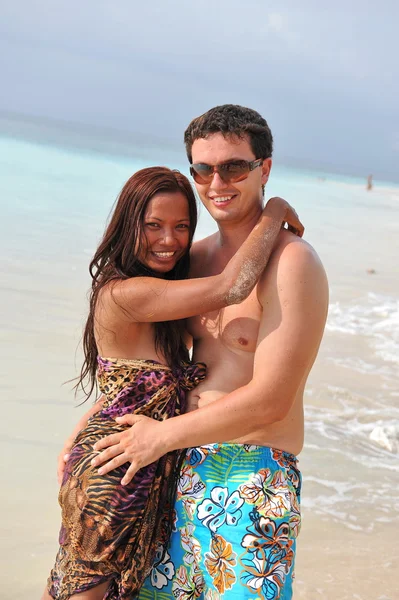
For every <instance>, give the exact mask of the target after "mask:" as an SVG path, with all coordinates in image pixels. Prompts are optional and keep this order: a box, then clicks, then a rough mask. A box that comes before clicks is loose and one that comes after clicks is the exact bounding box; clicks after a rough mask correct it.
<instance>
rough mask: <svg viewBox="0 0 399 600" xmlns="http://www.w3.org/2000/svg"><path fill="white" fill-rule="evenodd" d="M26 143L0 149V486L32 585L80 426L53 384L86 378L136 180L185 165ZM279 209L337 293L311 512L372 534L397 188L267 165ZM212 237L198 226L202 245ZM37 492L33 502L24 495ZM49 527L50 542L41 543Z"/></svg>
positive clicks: (393, 365)
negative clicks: (85, 337)
mask: <svg viewBox="0 0 399 600" xmlns="http://www.w3.org/2000/svg"><path fill="white" fill-rule="evenodd" d="M0 124H1V123H0ZM0 130H1V128H0ZM3 131H4V127H3ZM25 137H26V138H27V139H24V135H23V127H22V126H21V131H19V132H18V135H16V134H15V135H12V132H11V131H9V130H7V131H6V133H3V134H2V135H0V210H1V229H0V232H1V236H0V290H1V296H0V331H1V333H0V339H1V343H2V366H3V370H2V373H1V375H0V392H1V398H2V400H1V402H2V410H3V421H2V426H1V441H2V443H3V447H4V452H5V453H6V455H11V453H12V455H13V456H14V457H15V460H14V464H13V469H12V470H10V471H9V472H8V475H7V481H6V482H5V485H6V488H7V491H8V494H6V496H7V497H12V498H13V500H12V502H11V504H10V503H9V502H8V501H6V504H4V502H3V505H2V506H1V507H0V508H1V509H4V510H5V509H7V510H8V511H9V514H10V525H9V529H8V528H6V530H5V535H6V536H7V534H8V535H9V536H10V539H12V540H14V541H13V543H12V544H14V545H15V547H14V551H15V552H17V551H18V552H20V553H21V548H20V540H21V539H25V541H26V543H25V545H24V550H23V551H22V555H23V556H24V552H26V553H27V554H26V556H25V559H26V561H27V563H29V565H30V567H29V568H30V569H31V572H30V571H29V568H28V571H27V577H28V579H29V577H32V578H33V579H34V578H35V577H36V575H34V574H35V573H36V571H37V568H38V567H37V564H38V563H37V560H39V559H38V558H37V557H36V558H35V559H32V556H33V555H32V553H31V554H29V552H32V551H31V550H29V549H30V548H36V547H37V540H41V542H40V543H41V544H42V546H40V544H39V550H38V555H39V556H40V557H41V556H43V563H40V564H41V565H43V568H44V564H45V563H46V565H47V566H48V565H49V562H50V560H51V557H52V553H53V549H54V546H55V540H54V528H56V524H57V523H58V512H57V508H56V503H55V496H56V486H55V480H54V476H53V472H54V458H55V456H56V454H57V451H58V448H60V446H61V444H62V441H63V440H64V439H65V437H66V435H67V434H69V432H70V430H71V429H72V425H73V423H74V422H75V421H76V419H77V418H78V415H79V414H80V413H81V412H82V410H84V408H83V409H82V410H81V409H77V410H73V409H72V408H71V406H73V405H74V400H73V396H72V394H71V392H70V386H62V385H61V384H62V382H63V381H65V380H67V379H69V378H71V377H73V376H74V375H75V374H76V372H77V367H78V366H79V362H80V351H79V350H77V347H78V343H79V338H80V333H81V328H82V323H83V321H84V318H85V314H86V291H87V289H88V287H89V283H90V282H89V278H88V263H89V260H90V258H91V256H92V254H93V252H94V249H95V247H96V244H97V243H98V241H99V239H100V237H101V235H102V232H103V229H104V224H105V221H106V219H107V216H108V215H109V212H110V210H111V207H112V205H113V202H114V200H115V199H116V197H117V195H118V192H119V191H120V189H121V188H122V186H123V184H124V182H125V181H126V179H127V178H128V177H129V176H130V175H131V174H132V173H133V172H134V171H135V170H137V169H139V168H141V167H143V166H147V165H151V164H166V165H167V166H170V167H173V168H179V169H180V170H181V171H183V172H185V173H186V174H188V169H187V164H186V162H185V157H184V154H183V152H182V151H181V150H178V149H176V148H168V147H167V146H163V147H157V145H156V142H152V145H151V144H147V145H146V146H145V147H144V146H142V144H141V142H140V143H139V142H137V141H136V142H135V141H131V142H129V143H127V142H126V141H124V142H123V143H121V142H118V143H117V142H115V141H113V140H112V139H110V141H109V144H107V143H106V141H105V140H104V138H101V143H99V142H98V139H97V138H92V137H91V138H90V137H87V140H86V144H85V135H84V134H82V135H81V136H80V138H79V140H78V142H79V143H78V142H77V139H76V132H75V133H74V135H71V134H68V132H65V130H60V131H59V132H58V133H57V132H55V131H54V130H52V131H51V135H50V134H49V133H48V132H47V131H44V133H43V135H42V136H41V135H40V128H39V127H36V129H34V131H31V130H29V132H28V133H26V136H25ZM274 195H280V196H283V197H285V198H286V199H287V200H289V201H290V202H291V203H292V204H293V206H295V208H296V209H297V211H298V213H299V215H300V217H301V219H302V220H303V222H304V224H305V226H306V232H305V238H306V239H307V240H308V241H310V243H312V244H313V245H314V247H315V248H316V249H317V251H318V252H319V254H320V256H321V258H322V260H323V263H324V264H325V267H326V270H327V273H328V275H329V280H330V287H331V305H330V315H329V320H328V325H327V329H326V335H325V339H324V342H323V345H322V348H321V351H320V355H319V358H318V361H317V364H316V366H315V368H314V370H313V372H312V375H311V377H310V380H309V385H308V388H307V392H306V407H305V412H306V423H307V430H306V446H305V450H304V452H303V454H302V455H301V464H302V467H303V470H304V473H305V477H304V481H305V494H304V511H305V514H306V511H308V514H309V515H312V518H316V516H317V517H320V519H324V520H325V522H326V523H330V524H333V525H334V524H339V526H340V527H341V526H342V527H345V528H349V529H352V530H360V531H362V532H363V533H371V532H372V531H373V532H374V533H375V532H378V531H379V529H378V528H379V527H380V528H381V527H383V523H385V521H384V519H385V520H388V521H389V522H391V521H392V520H397V519H398V510H399V499H398V498H397V488H398V483H399V481H398V465H397V457H398V452H399V408H398V404H399V396H398V390H399V373H398V368H399V285H398V273H399V270H398V266H397V257H398V255H399V241H398V240H399V217H398V215H399V186H395V185H393V184H387V183H380V184H378V182H377V183H376V186H375V188H374V190H373V191H372V192H367V191H366V189H365V181H362V180H359V179H351V178H348V177H345V178H341V177H338V176H335V175H330V174H328V173H327V174H326V173H324V174H320V173H318V172H312V171H300V170H297V169H289V168H286V167H284V166H282V165H274V167H273V170H272V176H271V179H270V181H269V184H268V187H267V197H270V196H274ZM214 230H215V227H214V225H213V222H212V220H211V219H210V217H209V215H208V214H207V213H206V211H204V210H202V211H201V216H200V223H199V227H198V231H197V237H198V238H200V237H203V236H204V235H207V234H209V233H211V232H212V231H214ZM370 269H372V270H373V272H372V273H369V272H368V270H370ZM79 411H80V412H79ZM332 457H333V460H332ZM326 465H327V466H326ZM371 473H372V476H373V482H374V485H373V486H370V485H369V484H368V480H369V478H370V475H371ZM37 477H39V478H40V481H41V487H40V489H38V490H37V491H36V492H33V490H34V485H35V484H34V481H35V479H36V478H37ZM21 486H22V487H21ZM306 486H307V487H306ZM26 487H28V489H29V490H30V492H31V504H30V506H29V507H27V506H26V503H25V502H24V497H25V493H26V492H25V491H23V490H26ZM18 489H21V494H18V493H16V491H17V490H18ZM306 490H307V491H306ZM320 499H322V502H321V501H320ZM354 505H355V506H356V508H354ZM377 505H378V507H379V510H378V514H377V513H374V512H373V514H372V515H370V507H371V506H377ZM349 513H350V514H351V519H350V520H348V518H347V516H348V514H349ZM21 515H22V516H21ZM35 515H39V517H36V516H35ZM47 518H48V519H49V522H50V523H51V524H52V525H51V527H50V526H48V527H43V523H44V522H45V520H46V519H47ZM15 523H17V525H15ZM374 533H373V535H374ZM381 535H382V534H381ZM18 540H19V541H18ZM12 544H11V550H12V548H13V545H12ZM40 548H41V550H40ZM35 552H36V550H35ZM23 556H22V557H23ZM35 556H36V555H35ZM40 560H41V559H40ZM47 566H46V568H47ZM42 579H43V577H42ZM14 580H15V581H17V580H18V576H17V574H16V575H15V577H14ZM24 589H25V588H24ZM10 597H11V596H10ZM13 597H14V596H13ZM22 597H28V596H24V595H23V593H22V592H21V598H22Z"/></svg>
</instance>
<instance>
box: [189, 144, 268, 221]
mask: <svg viewBox="0 0 399 600" xmlns="http://www.w3.org/2000/svg"><path fill="white" fill-rule="evenodd" d="M192 157H193V163H205V164H208V165H219V164H222V163H226V162H228V161H232V160H246V161H248V162H251V161H253V160H255V159H257V158H259V157H258V156H255V155H254V153H253V152H252V149H251V146H250V143H249V140H248V139H240V138H237V137H233V138H231V137H227V138H225V137H224V136H223V135H222V134H221V133H214V134H212V135H210V136H209V137H208V138H206V139H202V138H201V139H198V140H195V142H194V143H193V146H192ZM271 164H272V161H271V159H270V158H267V159H265V160H264V161H263V165H262V166H260V167H256V168H255V169H254V170H253V171H250V173H249V175H248V177H247V178H246V179H244V180H243V181H238V182H235V183H232V182H230V183H226V182H225V181H223V179H221V177H220V175H219V173H215V174H214V176H213V179H212V181H211V182H210V183H205V184H202V183H197V182H195V186H196V188H197V191H198V194H199V196H200V198H201V200H202V203H203V204H204V206H205V208H206V209H207V210H208V212H209V213H210V214H211V216H212V217H213V218H214V219H215V221H217V222H219V223H221V224H222V223H235V222H237V223H239V222H242V221H246V220H249V219H252V218H256V217H257V216H259V212H260V210H261V208H262V185H265V184H266V182H267V180H268V177H269V173H270V169H271Z"/></svg>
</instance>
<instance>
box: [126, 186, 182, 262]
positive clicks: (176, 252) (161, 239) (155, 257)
mask: <svg viewBox="0 0 399 600" xmlns="http://www.w3.org/2000/svg"><path fill="white" fill-rule="evenodd" d="M142 227H143V229H142V238H141V242H142V250H141V253H140V255H139V257H138V258H139V260H140V262H142V263H143V264H144V265H146V266H147V267H149V268H150V269H152V270H153V271H157V272H158V273H167V272H168V271H171V270H172V269H173V268H174V266H175V265H176V263H177V261H178V260H179V259H180V258H182V256H183V255H184V254H185V253H186V252H187V248H188V245H189V240H190V215H189V209H188V200H187V198H186V196H185V195H184V194H183V193H181V192H160V193H159V194H155V196H153V197H152V198H151V200H150V201H149V203H148V204H147V208H146V211H145V213H144V219H143V226H142Z"/></svg>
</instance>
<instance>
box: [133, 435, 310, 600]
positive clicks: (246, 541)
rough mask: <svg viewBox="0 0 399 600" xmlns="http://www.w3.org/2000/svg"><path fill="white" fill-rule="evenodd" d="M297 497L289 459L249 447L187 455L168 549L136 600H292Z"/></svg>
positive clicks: (297, 474) (202, 450)
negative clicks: (257, 599) (256, 599)
mask: <svg viewBox="0 0 399 600" xmlns="http://www.w3.org/2000/svg"><path fill="white" fill-rule="evenodd" d="M300 490H301V475H300V472H299V470H298V467H297V459H296V457H295V456H294V455H293V454H289V453H287V452H284V451H282V450H276V449H273V448H268V447H264V446H251V445H246V444H210V445H207V446H201V447H199V448H190V449H188V450H187V454H186V457H185V461H184V463H183V466H182V469H181V475H180V480H179V483H178V488H177V497H176V505H175V512H176V514H175V524H174V528H173V531H172V535H171V539H170V544H169V547H168V550H167V552H163V551H162V549H161V548H160V549H159V552H158V555H157V558H156V560H155V563H154V565H153V568H152V570H151V573H150V574H149V576H148V577H147V579H146V581H145V583H144V586H143V587H142V589H141V591H140V594H139V596H138V598H139V600H149V599H151V600H171V599H174V600H196V599H199V600H230V599H231V600H233V599H234V600H238V599H239V600H244V599H247V598H248V599H249V598H250V599H255V598H261V599H265V600H290V599H291V598H292V582H293V577H294V561H295V548H296V538H297V535H298V533H299V529H300V522H301V516H300Z"/></svg>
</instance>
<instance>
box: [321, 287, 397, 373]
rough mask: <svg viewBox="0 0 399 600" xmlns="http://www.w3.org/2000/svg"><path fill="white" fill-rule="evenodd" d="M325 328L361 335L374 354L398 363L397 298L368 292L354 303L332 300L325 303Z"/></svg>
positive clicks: (387, 360)
mask: <svg viewBox="0 0 399 600" xmlns="http://www.w3.org/2000/svg"><path fill="white" fill-rule="evenodd" d="M326 329H327V331H331V332H338V333H343V334H346V335H361V336H365V337H367V338H368V339H369V341H370V345H371V346H372V347H373V349H374V351H375V354H376V356H378V357H379V358H381V359H382V360H384V361H386V362H389V363H394V364H395V365H399V299H398V298H392V297H389V296H382V295H380V294H374V293H371V292H370V293H369V294H367V296H366V297H365V298H364V297H363V298H362V299H360V301H359V300H358V301H357V302H356V304H348V305H343V304H342V303H341V302H334V303H332V304H330V307H329V316H328V320H327V325H326ZM362 368H363V369H364V368H365V365H363V366H362ZM367 369H368V366H366V370H367Z"/></svg>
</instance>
